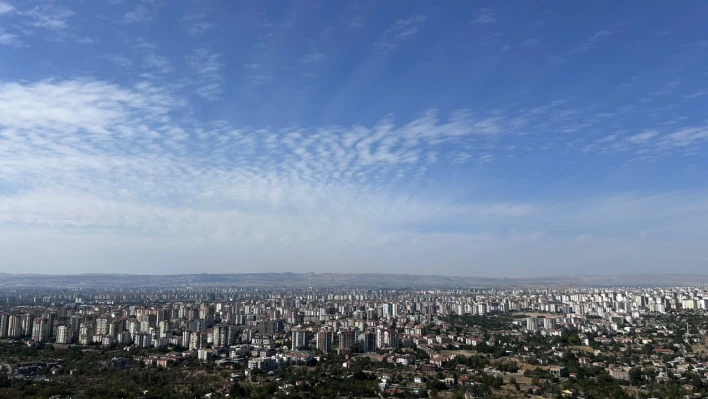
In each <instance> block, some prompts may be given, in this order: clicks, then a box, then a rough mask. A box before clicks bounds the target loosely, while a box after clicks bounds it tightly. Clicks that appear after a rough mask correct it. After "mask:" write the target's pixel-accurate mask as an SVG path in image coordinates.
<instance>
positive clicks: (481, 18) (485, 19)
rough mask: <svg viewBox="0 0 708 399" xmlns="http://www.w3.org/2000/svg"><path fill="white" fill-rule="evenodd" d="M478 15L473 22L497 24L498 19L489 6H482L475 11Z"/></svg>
mask: <svg viewBox="0 0 708 399" xmlns="http://www.w3.org/2000/svg"><path fill="white" fill-rule="evenodd" d="M475 14H476V17H475V18H474V19H473V20H472V23H473V24H496V23H497V19H496V18H495V17H494V12H493V10H491V9H488V8H482V9H479V10H477V12H476V13H475Z"/></svg>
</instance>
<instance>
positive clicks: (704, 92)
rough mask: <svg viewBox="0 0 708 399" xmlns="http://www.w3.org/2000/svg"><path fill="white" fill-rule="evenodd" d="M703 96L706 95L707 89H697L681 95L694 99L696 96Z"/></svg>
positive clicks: (707, 94)
mask: <svg viewBox="0 0 708 399" xmlns="http://www.w3.org/2000/svg"><path fill="white" fill-rule="evenodd" d="M704 96H708V90H699V91H697V92H695V93H691V94H687V95H685V96H683V98H685V99H687V100H695V99H697V98H701V97H704Z"/></svg>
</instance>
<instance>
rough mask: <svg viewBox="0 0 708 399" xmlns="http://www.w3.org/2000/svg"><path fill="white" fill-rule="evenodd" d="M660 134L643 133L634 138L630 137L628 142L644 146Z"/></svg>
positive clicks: (633, 136)
mask: <svg viewBox="0 0 708 399" xmlns="http://www.w3.org/2000/svg"><path fill="white" fill-rule="evenodd" d="M657 134H658V133H657V132H654V131H648V132H643V133H638V134H635V135H632V136H629V137H628V138H627V141H628V142H630V143H632V144H643V143H646V142H647V141H649V140H650V139H652V138H654V137H656V135H657Z"/></svg>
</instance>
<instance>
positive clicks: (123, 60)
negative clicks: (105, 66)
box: [102, 54, 133, 69]
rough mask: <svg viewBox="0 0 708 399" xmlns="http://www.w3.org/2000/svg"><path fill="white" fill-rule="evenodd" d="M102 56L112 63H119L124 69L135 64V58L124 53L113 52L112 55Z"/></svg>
mask: <svg viewBox="0 0 708 399" xmlns="http://www.w3.org/2000/svg"><path fill="white" fill-rule="evenodd" d="M102 58H105V59H107V60H108V61H111V62H112V63H114V64H116V65H118V66H119V67H121V68H123V69H128V68H131V67H132V66H133V60H131V59H130V58H128V57H124V56H122V55H118V54H111V55H106V56H103V57H102Z"/></svg>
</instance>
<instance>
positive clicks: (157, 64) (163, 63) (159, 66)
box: [143, 53, 172, 74]
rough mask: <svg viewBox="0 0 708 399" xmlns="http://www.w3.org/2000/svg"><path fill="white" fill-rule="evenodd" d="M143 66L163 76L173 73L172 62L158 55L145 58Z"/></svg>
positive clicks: (154, 54)
mask: <svg viewBox="0 0 708 399" xmlns="http://www.w3.org/2000/svg"><path fill="white" fill-rule="evenodd" d="M143 66H144V67H145V68H150V69H153V70H155V71H156V72H158V73H161V74H168V73H170V72H172V63H171V62H170V60H169V59H167V58H166V57H163V56H161V55H158V54H156V53H149V54H148V55H146V56H145V57H143Z"/></svg>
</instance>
